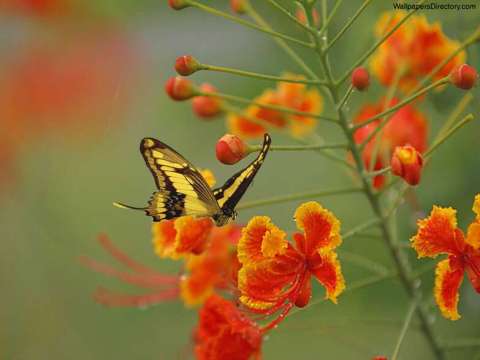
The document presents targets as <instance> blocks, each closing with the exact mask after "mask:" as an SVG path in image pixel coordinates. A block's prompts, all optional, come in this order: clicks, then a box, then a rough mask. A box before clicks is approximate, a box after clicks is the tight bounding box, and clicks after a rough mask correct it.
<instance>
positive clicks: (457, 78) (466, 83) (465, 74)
mask: <svg viewBox="0 0 480 360" xmlns="http://www.w3.org/2000/svg"><path fill="white" fill-rule="evenodd" d="M477 78H478V74H477V70H475V68H474V67H472V66H470V65H468V64H462V65H460V66H458V67H456V68H455V69H453V70H452V72H451V73H450V82H451V83H452V84H453V85H455V86H456V87H458V88H460V89H464V90H469V89H471V88H472V87H473V86H474V85H475V83H476V82H477Z"/></svg>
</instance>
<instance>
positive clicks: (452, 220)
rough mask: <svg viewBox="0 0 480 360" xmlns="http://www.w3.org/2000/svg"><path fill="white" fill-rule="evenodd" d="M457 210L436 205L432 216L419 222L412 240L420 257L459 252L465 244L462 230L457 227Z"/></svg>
mask: <svg viewBox="0 0 480 360" xmlns="http://www.w3.org/2000/svg"><path fill="white" fill-rule="evenodd" d="M456 212H457V211H456V210H455V209H452V208H442V207H438V206H434V207H433V209H432V212H431V213H430V216H429V217H427V218H425V219H422V220H419V221H418V222H417V226H418V232H417V234H416V235H415V236H413V237H412V238H411V239H410V241H411V243H412V247H413V248H414V249H415V250H416V251H417V254H418V257H419V258H420V257H425V256H429V257H435V256H437V255H439V254H458V253H459V252H460V251H461V250H462V248H463V246H464V239H463V234H462V232H461V231H460V230H459V229H457V218H456Z"/></svg>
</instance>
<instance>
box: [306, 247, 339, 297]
mask: <svg viewBox="0 0 480 360" xmlns="http://www.w3.org/2000/svg"><path fill="white" fill-rule="evenodd" d="M310 272H311V273H312V274H313V275H314V276H315V277H316V278H317V280H318V281H319V282H320V284H322V285H323V286H324V287H325V290H326V295H325V298H326V299H330V300H331V301H332V302H334V303H335V304H336V303H337V296H338V295H340V294H341V293H342V292H343V290H345V279H344V278H343V274H342V269H341V267H340V262H339V261H338V259H337V254H336V253H335V252H333V251H330V252H327V253H323V254H321V253H319V258H317V261H316V264H315V266H314V267H313V268H311V269H310Z"/></svg>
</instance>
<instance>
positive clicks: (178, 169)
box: [116, 134, 271, 226]
mask: <svg viewBox="0 0 480 360" xmlns="http://www.w3.org/2000/svg"><path fill="white" fill-rule="evenodd" d="M270 143H271V139H270V136H269V135H268V134H265V136H264V142H263V147H262V149H261V151H260V153H259V155H258V156H257V158H256V159H255V160H253V161H252V162H251V163H250V164H249V165H248V166H247V167H246V168H244V169H243V170H241V171H239V172H237V173H236V174H235V175H233V176H232V177H231V178H230V179H228V180H227V182H226V183H225V184H224V185H223V186H221V187H219V188H217V189H214V190H211V189H210V187H209V186H208V184H207V182H206V181H205V179H204V178H203V176H202V175H201V174H200V172H199V171H198V170H197V169H196V168H195V167H194V166H193V165H192V164H191V163H190V162H188V161H187V160H186V159H185V158H184V157H183V156H181V155H180V154H179V153H177V152H176V151H175V150H173V149H172V148H171V147H169V146H168V145H166V144H164V143H162V142H161V141H159V140H156V139H153V138H144V139H142V141H141V142H140V152H141V154H142V156H143V158H144V160H145V163H146V165H147V167H148V168H149V170H150V172H151V173H152V175H153V178H154V180H155V183H156V185H157V188H158V190H157V191H156V192H154V193H153V194H152V196H151V198H150V200H149V202H148V206H147V207H145V208H135V207H132V206H128V205H124V204H119V203H116V205H117V206H120V207H123V208H129V209H135V210H144V211H145V213H146V214H147V215H148V216H151V217H152V218H153V221H161V220H166V219H173V218H177V217H180V216H185V215H191V216H194V217H211V218H212V219H213V221H214V222H215V224H216V225H217V226H223V225H225V224H227V223H228V222H229V221H230V220H231V219H235V217H236V215H237V213H236V211H235V206H236V205H237V203H238V201H239V200H240V198H241V197H242V196H243V194H244V193H245V191H246V189H247V188H248V186H249V185H250V183H251V182H252V180H253V178H254V176H255V175H256V173H257V171H258V170H259V169H260V167H261V165H262V163H263V161H264V159H265V156H266V154H267V152H268V149H269V147H270Z"/></svg>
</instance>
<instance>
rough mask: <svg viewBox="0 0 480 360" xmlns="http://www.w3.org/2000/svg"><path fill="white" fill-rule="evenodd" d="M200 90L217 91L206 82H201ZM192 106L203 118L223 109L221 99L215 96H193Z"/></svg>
mask: <svg viewBox="0 0 480 360" xmlns="http://www.w3.org/2000/svg"><path fill="white" fill-rule="evenodd" d="M200 90H202V91H205V92H209V93H212V92H216V91H217V89H216V88H215V87H214V86H213V85H210V84H207V83H204V84H202V85H201V86H200ZM192 107H193V112H194V113H195V114H197V115H198V116H199V117H201V118H205V119H211V118H213V117H215V116H217V115H218V114H220V113H221V112H222V111H223V109H222V102H221V100H220V99H219V98H217V97H215V96H195V97H194V98H193V101H192Z"/></svg>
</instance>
